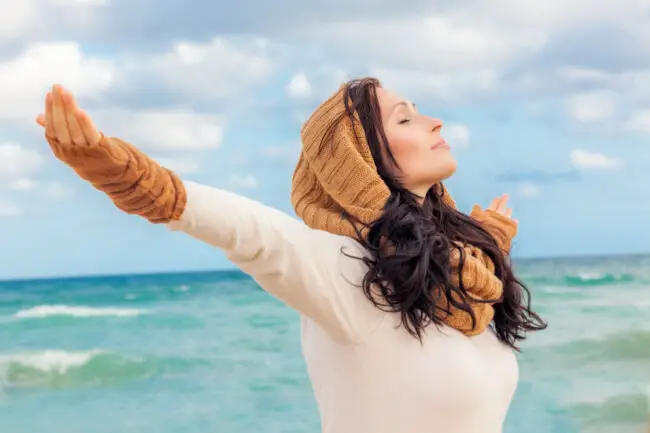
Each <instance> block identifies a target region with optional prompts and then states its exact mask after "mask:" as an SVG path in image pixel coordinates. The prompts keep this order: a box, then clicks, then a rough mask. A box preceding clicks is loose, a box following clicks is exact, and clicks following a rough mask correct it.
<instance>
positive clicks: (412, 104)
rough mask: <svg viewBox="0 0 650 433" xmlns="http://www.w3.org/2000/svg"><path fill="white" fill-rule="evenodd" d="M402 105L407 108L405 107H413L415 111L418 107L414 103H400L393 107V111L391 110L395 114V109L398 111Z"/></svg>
mask: <svg viewBox="0 0 650 433" xmlns="http://www.w3.org/2000/svg"><path fill="white" fill-rule="evenodd" d="M400 105H403V106H405V107H412V108H413V110H415V109H416V108H417V105H415V104H414V103H413V102H406V101H400V102H398V103H397V104H395V105H393V108H391V110H390V111H391V113H392V112H394V111H395V109H396V108H397V107H399V106H400Z"/></svg>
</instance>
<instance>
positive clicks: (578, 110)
mask: <svg viewBox="0 0 650 433" xmlns="http://www.w3.org/2000/svg"><path fill="white" fill-rule="evenodd" d="M567 109H568V111H569V114H570V115H571V117H572V118H573V119H575V120H577V121H579V122H583V123H594V122H602V121H605V120H607V119H611V118H612V116H614V115H615V114H616V95H615V94H613V93H612V92H609V91H595V92H585V93H575V94H573V95H571V96H570V97H569V98H568V101H567Z"/></svg>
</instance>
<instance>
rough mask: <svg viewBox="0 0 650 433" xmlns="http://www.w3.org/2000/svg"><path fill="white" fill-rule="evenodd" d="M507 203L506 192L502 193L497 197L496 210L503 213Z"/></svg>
mask: <svg viewBox="0 0 650 433" xmlns="http://www.w3.org/2000/svg"><path fill="white" fill-rule="evenodd" d="M507 205H508V194H504V195H502V196H501V198H500V199H499V205H498V206H497V209H496V210H497V212H499V213H504V212H505V211H506V206H507Z"/></svg>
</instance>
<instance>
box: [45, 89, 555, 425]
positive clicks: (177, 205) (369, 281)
mask: <svg viewBox="0 0 650 433" xmlns="http://www.w3.org/2000/svg"><path fill="white" fill-rule="evenodd" d="M37 122H38V123H39V124H40V125H42V126H44V128H45V135H46V138H47V140H48V142H49V144H50V146H51V148H52V150H53V152H54V154H55V155H56V157H57V158H58V159H60V160H61V161H63V162H65V163H66V164H68V165H70V166H71V167H72V168H73V169H74V170H75V171H76V172H77V173H78V174H79V176H80V177H81V178H83V179H85V180H87V181H89V182H91V183H92V184H93V185H94V186H95V187H96V188H97V189H99V190H101V191H103V192H104V193H106V194H107V195H108V196H109V197H110V198H111V199H112V201H113V202H114V203H115V204H116V205H117V206H118V207H119V208H120V209H122V210H124V211H125V212H128V213H131V214H137V215H140V216H142V217H144V218H147V219H148V220H149V221H151V222H154V223H164V224H166V225H167V226H168V227H169V228H171V229H172V230H177V231H182V232H184V233H187V234H189V235H190V236H193V237H195V238H197V239H199V240H201V241H204V242H207V243H209V244H211V245H214V246H215V247H218V248H221V249H222V250H224V251H225V253H226V254H227V256H228V257H229V259H230V260H231V261H232V262H233V263H235V264H236V265H237V266H238V267H240V268H241V269H242V270H243V271H244V272H246V273H248V274H250V275H251V276H253V277H254V278H255V280H256V281H257V282H258V283H259V284H260V286H261V287H263V288H264V289H265V290H267V291H268V292H270V293H271V294H272V295H274V296H276V297H277V298H279V299H281V300H282V301H284V302H285V303H286V304H288V305H289V306H291V307H292V308H294V309H296V310H297V311H298V312H300V313H301V317H302V319H301V321H302V323H301V326H302V340H303V352H304V356H305V360H306V363H307V367H308V372H309V375H310V378H311V382H312V385H313V389H314V393H315V396H316V400H317V402H318V406H319V409H320V414H321V421H322V428H323V431H324V432H327V433H384V432H385V433H396V432H399V433H431V432H445V433H456V432H458V433H460V432H462V433H467V432H489V433H496V432H500V431H501V429H502V425H503V422H504V419H505V416H506V413H507V409H508V406H509V403H510V401H511V399H512V396H513V393H514V391H515V388H516V383H517V379H518V369H517V363H516V359H515V356H514V353H513V350H516V349H517V343H518V342H519V341H520V340H522V339H523V338H524V335H525V333H526V332H527V331H534V330H539V329H543V328H544V327H545V324H544V323H543V321H542V320H541V319H540V318H539V317H538V316H537V315H535V314H534V313H533V312H531V311H530V308H529V305H527V304H526V302H525V295H527V290H526V289H525V287H524V286H523V285H522V284H521V283H520V282H519V281H518V280H517V279H516V278H515V277H514V275H513V271H512V269H511V267H510V264H509V262H508V259H507V257H508V251H509V248H510V241H511V240H512V237H513V236H514V235H515V233H516V222H515V221H514V220H512V219H511V211H510V210H509V209H507V208H506V201H507V197H501V198H499V199H497V200H495V201H494V202H493V203H492V206H491V207H490V208H489V209H487V210H482V209H481V208H480V207H475V208H474V209H473V210H472V213H471V215H470V216H468V215H464V214H462V213H460V212H459V211H457V210H456V209H455V206H454V203H453V201H452V200H451V198H450V197H449V195H448V194H447V193H446V190H445V189H444V188H443V187H442V183H441V182H442V181H443V180H444V179H446V178H448V177H449V176H451V175H452V174H453V173H454V171H455V169H456V162H455V160H454V158H453V157H452V155H451V153H450V151H449V146H448V145H447V143H446V142H445V141H444V139H442V137H441V135H440V132H441V129H442V126H443V125H442V122H441V121H440V120H438V119H433V118H430V117H427V116H425V115H423V114H420V113H418V111H417V110H416V108H415V106H414V105H413V104H412V103H410V102H408V101H405V100H403V99H402V98H400V97H399V96H398V95H396V94H394V93H392V92H390V91H388V90H386V89H384V88H383V87H381V85H380V83H379V82H378V81H377V80H375V79H372V78H367V79H363V80H356V81H351V82H349V83H346V84H344V85H343V86H341V88H340V89H339V90H338V91H337V92H336V93H335V94H334V95H332V97H330V98H329V99H328V100H327V101H325V102H324V103H323V104H321V106H320V107H318V108H317V109H316V110H315V112H314V113H313V114H312V116H311V117H310V119H309V120H308V121H307V122H306V123H305V125H304V126H303V128H302V131H301V136H302V143H303V150H302V154H301V156H300V160H299V162H298V165H297V167H296V170H295V173H294V176H293V190H292V197H291V198H292V203H293V205H294V208H295V210H296V213H297V214H298V216H299V217H300V218H301V219H302V220H303V221H304V223H305V224H303V223H302V222H299V221H297V220H296V219H293V218H291V217H289V216H288V215H285V214H283V213H281V212H279V211H277V210H274V209H271V208H268V207H266V206H263V205H262V204H260V203H258V202H255V201H252V200H249V199H247V198H244V197H241V196H238V195H235V194H232V193H229V192H226V191H222V190H219V189H215V188H211V187H207V186H203V185H199V184H196V183H192V182H183V181H181V180H180V179H179V178H178V177H177V176H176V175H175V174H174V173H173V172H172V171H170V170H167V169H165V168H162V167H160V166H159V165H157V164H156V163H155V162H154V161H152V160H151V159H150V158H148V157H147V156H146V155H145V154H143V153H142V152H140V151H138V150H137V149H136V148H135V147H133V146H131V145H129V144H127V143H125V142H124V141H121V140H119V139H117V138H107V137H105V136H104V135H103V134H101V133H99V132H97V129H96V128H95V127H94V126H93V124H92V121H91V120H90V118H89V117H88V116H87V115H86V114H85V113H84V112H83V111H81V110H80V109H79V108H78V107H77V105H76V102H75V100H74V98H73V97H72V95H71V94H70V93H69V92H67V91H65V90H64V89H62V88H61V87H60V86H54V87H53V90H52V92H50V93H48V95H47V97H46V111H45V114H42V115H40V116H39V117H38V118H37Z"/></svg>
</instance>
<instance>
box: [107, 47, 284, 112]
mask: <svg viewBox="0 0 650 433" xmlns="http://www.w3.org/2000/svg"><path fill="white" fill-rule="evenodd" d="M273 50H274V46H273V45H272V44H271V43H270V42H269V41H268V40H266V39H261V38H248V39H242V40H237V41H235V40H232V41H231V40H228V39H225V38H214V39H212V40H211V41H209V42H207V43H197V42H189V41H183V42H177V43H176V44H175V45H174V46H173V47H172V49H171V51H169V52H164V53H160V54H152V55H148V56H142V55H138V56H128V57H124V58H122V59H121V61H120V79H121V80H124V81H126V82H131V83H132V87H136V88H137V87H138V86H139V83H140V81H139V80H146V81H153V82H154V83H159V84H160V85H161V86H164V87H166V88H167V89H170V91H172V92H173V93H174V94H177V95H183V97H185V98H191V99H193V100H199V101H210V102H213V101H214V100H216V99H220V98H234V97H236V96H238V95H239V94H240V93H242V92H245V91H247V90H249V89H250V88H251V87H252V86H255V85H256V84H259V83H261V82H263V81H264V80H265V79H267V78H268V77H269V76H270V74H271V73H272V72H273V71H274V70H275V67H276V65H275V62H274V61H273V59H272V58H271V56H272V53H273ZM147 84H149V83H147Z"/></svg>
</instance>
